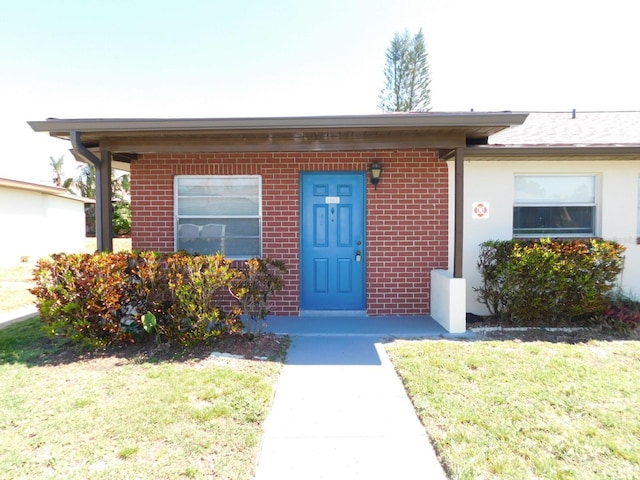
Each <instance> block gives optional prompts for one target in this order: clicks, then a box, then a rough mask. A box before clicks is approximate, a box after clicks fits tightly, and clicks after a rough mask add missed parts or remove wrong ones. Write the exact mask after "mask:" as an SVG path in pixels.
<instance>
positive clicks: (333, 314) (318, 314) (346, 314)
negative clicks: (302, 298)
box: [298, 310, 367, 317]
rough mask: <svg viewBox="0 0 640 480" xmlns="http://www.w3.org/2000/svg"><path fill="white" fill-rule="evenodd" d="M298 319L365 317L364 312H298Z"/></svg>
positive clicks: (365, 312)
mask: <svg viewBox="0 0 640 480" xmlns="http://www.w3.org/2000/svg"><path fill="white" fill-rule="evenodd" d="M298 316H300V317H366V316H367V311H366V310H300V313H299V314H298Z"/></svg>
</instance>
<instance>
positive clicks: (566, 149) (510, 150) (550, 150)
mask: <svg viewBox="0 0 640 480" xmlns="http://www.w3.org/2000/svg"><path fill="white" fill-rule="evenodd" d="M629 155H634V156H637V155H640V145H562V146H559V145H519V146H518V145H501V146H498V145H480V146H473V147H468V148H467V149H466V151H465V157H558V156H560V157H561V156H581V157H597V156H629Z"/></svg>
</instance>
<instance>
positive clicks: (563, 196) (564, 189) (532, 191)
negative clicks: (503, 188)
mask: <svg viewBox="0 0 640 480" xmlns="http://www.w3.org/2000/svg"><path fill="white" fill-rule="evenodd" d="M595 189H596V181H595V177H594V176H593V175H571V176H569V175H562V176H543V175H539V176H536V175H526V176H524V175H522V176H516V177H515V203H517V204H522V203H543V204H544V203H595V198H596V194H595Z"/></svg>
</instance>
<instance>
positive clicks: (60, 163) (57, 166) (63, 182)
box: [49, 155, 73, 192]
mask: <svg viewBox="0 0 640 480" xmlns="http://www.w3.org/2000/svg"><path fill="white" fill-rule="evenodd" d="M49 165H51V168H53V177H52V180H53V184H54V185H55V186H56V187H62V188H66V189H67V190H68V191H70V192H71V187H72V186H73V178H64V177H65V175H64V155H62V156H61V157H60V158H58V159H57V160H56V159H55V158H53V157H49Z"/></svg>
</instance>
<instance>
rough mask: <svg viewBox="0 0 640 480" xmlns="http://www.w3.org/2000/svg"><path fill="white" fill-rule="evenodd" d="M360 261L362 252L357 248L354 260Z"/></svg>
mask: <svg viewBox="0 0 640 480" xmlns="http://www.w3.org/2000/svg"><path fill="white" fill-rule="evenodd" d="M361 261H362V252H361V251H360V250H358V251H357V252H356V262H361Z"/></svg>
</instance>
